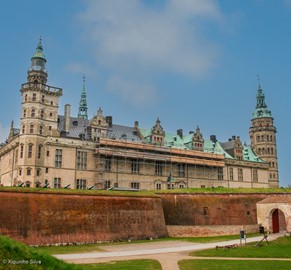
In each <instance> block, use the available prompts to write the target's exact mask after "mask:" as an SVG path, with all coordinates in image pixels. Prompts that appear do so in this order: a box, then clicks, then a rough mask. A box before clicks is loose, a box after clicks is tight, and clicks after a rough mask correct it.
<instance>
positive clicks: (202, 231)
mask: <svg viewBox="0 0 291 270" xmlns="http://www.w3.org/2000/svg"><path fill="white" fill-rule="evenodd" d="M167 229H168V234H169V236H170V237H199V236H218V235H235V234H237V235H238V237H239V233H240V231H241V230H245V231H246V234H248V233H254V232H258V230H259V226H258V225H221V226H219V225H214V226H174V225H169V226H167Z"/></svg>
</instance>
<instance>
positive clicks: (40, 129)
mask: <svg viewBox="0 0 291 270" xmlns="http://www.w3.org/2000/svg"><path fill="white" fill-rule="evenodd" d="M42 132H43V129H42V126H39V134H40V135H42Z"/></svg>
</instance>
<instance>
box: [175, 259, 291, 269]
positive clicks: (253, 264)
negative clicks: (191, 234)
mask: <svg viewBox="0 0 291 270" xmlns="http://www.w3.org/2000/svg"><path fill="white" fill-rule="evenodd" d="M179 267H180V270H193V269H199V270H222V269H223V270H246V269H250V270H290V269H291V261H290V262H287V261H239V260H232V261H230V260H229V261H227V260H182V261H179Z"/></svg>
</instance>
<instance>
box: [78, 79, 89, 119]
mask: <svg viewBox="0 0 291 270" xmlns="http://www.w3.org/2000/svg"><path fill="white" fill-rule="evenodd" d="M86 96H87V95H86V88H85V74H84V76H83V88H82V92H81V99H80V103H79V112H78V118H84V119H88V114H87V110H88V107H87V99H86Z"/></svg>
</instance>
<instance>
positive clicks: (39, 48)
mask: <svg viewBox="0 0 291 270" xmlns="http://www.w3.org/2000/svg"><path fill="white" fill-rule="evenodd" d="M34 58H41V59H44V60H45V61H46V58H45V56H44V54H43V47H42V44H41V39H39V42H38V45H37V47H36V52H35V53H34V55H33V56H32V57H31V59H34Z"/></svg>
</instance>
